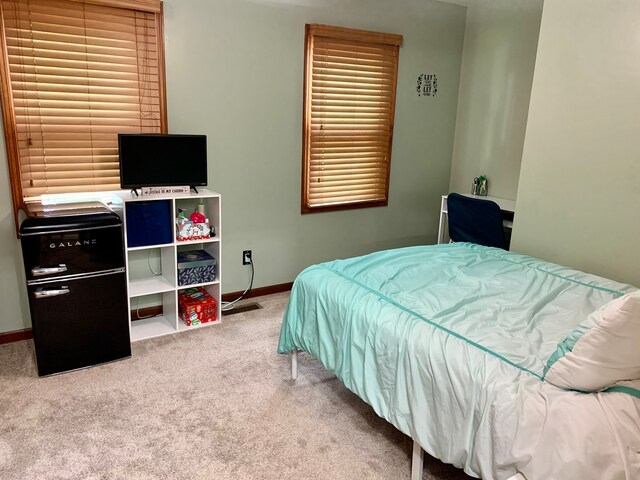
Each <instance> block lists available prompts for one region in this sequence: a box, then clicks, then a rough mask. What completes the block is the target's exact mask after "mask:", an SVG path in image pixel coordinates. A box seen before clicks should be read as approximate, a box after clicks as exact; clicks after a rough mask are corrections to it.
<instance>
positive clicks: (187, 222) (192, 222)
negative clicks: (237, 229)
mask: <svg viewBox="0 0 640 480" xmlns="http://www.w3.org/2000/svg"><path fill="white" fill-rule="evenodd" d="M212 236H215V231H214V230H213V228H212V227H211V225H210V224H209V219H208V218H207V217H206V216H205V214H204V205H198V206H197V207H196V211H195V212H193V213H192V214H191V215H190V217H189V218H187V217H186V216H185V213H184V209H183V208H179V209H178V216H177V217H176V237H177V238H178V241H180V242H185V241H188V240H204V239H208V238H211V237H212Z"/></svg>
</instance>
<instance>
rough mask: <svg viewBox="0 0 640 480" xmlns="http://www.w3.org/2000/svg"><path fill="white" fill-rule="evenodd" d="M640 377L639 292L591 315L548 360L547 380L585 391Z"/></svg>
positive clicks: (623, 297) (616, 300) (610, 303)
mask: <svg viewBox="0 0 640 480" xmlns="http://www.w3.org/2000/svg"><path fill="white" fill-rule="evenodd" d="M639 378H640V290H638V291H635V292H633V293H628V294H627V295H624V296H622V297H620V298H616V299H615V300H612V301H611V302H609V303H608V304H606V305H604V306H603V307H601V308H599V309H598V310H596V311H595V312H593V313H591V314H590V315H589V317H588V318H587V320H585V321H584V322H583V323H581V324H580V325H579V326H578V327H577V328H576V329H575V330H574V331H573V332H572V333H571V334H570V335H569V336H568V337H567V338H566V339H565V340H564V341H563V342H561V343H560V344H558V350H557V351H556V353H555V354H554V355H553V356H552V357H551V358H550V359H549V362H548V366H547V369H546V372H545V377H544V379H545V380H546V381H547V382H549V383H552V384H554V385H556V386H558V387H561V388H566V389H570V390H579V391H584V392H593V391H597V390H602V389H603V388H606V387H608V386H610V385H613V384H615V383H617V382H619V381H622V380H635V379H639Z"/></svg>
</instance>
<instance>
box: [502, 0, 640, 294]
mask: <svg viewBox="0 0 640 480" xmlns="http://www.w3.org/2000/svg"><path fill="white" fill-rule="evenodd" d="M639 25H640V2H638V1H637V0H616V1H615V2H604V1H601V0H564V1H562V2H545V5H544V9H543V14H542V25H541V28H540V41H539V45H538V55H537V60H536V69H535V74H534V78H533V88H532V92H531V106H530V108H529V119H528V124H527V134H526V139H525V144H524V152H523V159H522V172H521V175H520V185H519V190H518V199H517V204H516V217H515V224H514V231H513V239H512V249H514V250H516V251H519V252H524V253H528V254H531V255H535V256H538V257H541V258H544V259H547V260H551V261H554V262H558V263H562V264H565V265H568V266H571V267H574V268H578V269H580V270H586V271H589V272H592V273H596V274H599V275H603V276H606V277H610V278H613V279H615V280H618V281H622V282H627V283H631V284H633V285H635V286H637V287H640V253H639V250H638V239H640V221H639V220H638V219H639V218H640V215H639V214H638V207H640V160H639V159H640V134H639V133H640V29H639V28H638V26H639Z"/></svg>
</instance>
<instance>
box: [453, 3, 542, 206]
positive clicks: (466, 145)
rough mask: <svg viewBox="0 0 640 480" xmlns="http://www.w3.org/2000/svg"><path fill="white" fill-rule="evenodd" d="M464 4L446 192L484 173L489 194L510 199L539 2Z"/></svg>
mask: <svg viewBox="0 0 640 480" xmlns="http://www.w3.org/2000/svg"><path fill="white" fill-rule="evenodd" d="M469 5H470V6H469V8H468V10H467V25H466V31H465V38H464V50H463V56H462V70H461V74H460V93H459V97H458V115H457V121H456V135H455V142H454V148H453V159H452V166H451V183H450V191H452V192H461V193H469V192H470V191H471V183H472V180H473V177H477V176H478V175H483V174H486V175H487V176H488V178H489V195H492V196H494V197H501V198H509V199H513V200H515V198H516V193H517V190H518V177H519V175H520V163H521V160H522V147H523V144H524V137H525V130H526V125H527V113H528V110H529V96H530V93H531V82H532V79H533V70H534V66H535V59H536V49H537V45H538V33H539V30H540V17H541V14H542V0H491V1H485V2H472V3H470V4H469Z"/></svg>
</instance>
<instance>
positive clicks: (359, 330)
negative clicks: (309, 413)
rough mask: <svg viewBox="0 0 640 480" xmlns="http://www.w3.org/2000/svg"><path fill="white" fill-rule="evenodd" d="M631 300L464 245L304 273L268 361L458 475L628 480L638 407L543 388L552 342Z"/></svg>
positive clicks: (566, 274)
mask: <svg viewBox="0 0 640 480" xmlns="http://www.w3.org/2000/svg"><path fill="white" fill-rule="evenodd" d="M633 290H635V289H634V287H631V286H629V285H624V284H621V283H618V282H614V281H612V280H607V279H603V278H601V277H597V276H594V275H589V274H585V273H582V272H578V271H576V270H572V269H569V268H566V267H562V266H559V265H555V264H551V263H547V262H543V261H541V260H538V259H534V258H532V257H527V256H523V255H518V254H516V253H513V252H506V251H503V250H499V249H493V248H487V247H481V246H478V245H473V244H465V243H455V244H448V245H433V246H423V247H411V248H404V249H397V250H389V251H384V252H377V253H374V254H371V255H367V256H363V257H357V258H352V259H346V260H336V261H333V262H328V263H323V264H319V265H314V266H312V267H309V268H308V269H306V270H304V271H303V272H302V273H301V274H300V275H299V277H298V279H297V280H296V282H295V284H294V286H293V289H292V292H291V297H290V301H289V305H288V307H287V310H286V312H285V316H284V319H283V325H282V330H281V335H280V341H279V345H278V351H279V352H280V353H286V352H289V351H291V350H293V349H299V350H303V351H306V352H308V353H310V354H312V355H313V356H314V357H315V358H317V359H318V360H319V361H320V362H322V364H323V365H324V366H325V367H326V368H327V369H328V370H330V371H332V372H333V373H335V374H336V376H337V377H338V378H340V380H342V382H343V383H344V384H345V385H346V387H347V388H349V389H350V390H352V391H353V392H354V393H356V394H357V395H358V396H360V397H361V398H362V399H363V400H364V401H366V402H367V403H368V404H370V405H371V406H372V407H373V409H374V410H375V411H376V413H377V414H378V415H380V416H381V417H383V418H385V419H386V420H388V421H389V422H390V423H392V424H393V425H395V426H396V427H397V428H398V429H399V430H401V431H402V432H404V433H406V434H407V435H409V436H411V437H412V438H413V439H414V440H416V441H417V442H418V443H419V444H420V445H421V446H422V447H423V448H424V449H425V450H426V451H427V452H428V453H430V454H431V455H433V456H435V457H437V458H440V459H441V460H443V461H445V462H448V463H452V464H454V465H456V466H458V467H460V468H463V469H464V470H465V472H467V473H468V474H469V475H472V476H478V477H479V476H481V477H482V478H487V479H489V478H495V479H500V480H502V479H507V478H509V477H511V476H513V475H515V474H516V473H520V474H522V475H524V476H525V478H527V479H537V478H540V479H542V478H564V479H570V478H599V479H600V478H601V479H605V478H612V479H613V478H615V479H617V478H620V479H625V478H626V479H632V478H633V479H635V478H640V454H639V453H638V452H639V451H640V427H638V425H639V424H640V400H639V399H637V398H635V397H633V396H631V395H626V394H624V393H622V392H610V393H594V394H582V393H578V392H569V391H564V390H561V389H559V388H556V387H554V386H552V385H549V384H547V383H546V382H544V381H543V380H542V379H543V374H544V368H545V366H546V363H547V361H548V359H549V357H550V356H551V355H552V354H553V352H555V350H556V346H557V344H558V343H559V342H561V341H562V340H563V339H564V338H565V337H566V336H567V335H568V334H569V333H570V332H571V331H572V330H573V329H574V328H575V327H576V326H577V325H578V324H579V323H580V322H581V321H583V320H584V319H585V318H586V317H587V315H588V314H589V313H591V312H592V311H593V310H595V309H597V308H599V307H600V306H602V305H604V304H606V303H607V302H609V301H610V300H612V299H614V298H616V297H619V296H621V295H623V294H625V293H628V292H630V291H633ZM636 387H637V385H636ZM559 472H560V473H559ZM594 472H598V473H599V474H601V475H598V476H597V477H594V476H593V474H594Z"/></svg>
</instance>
